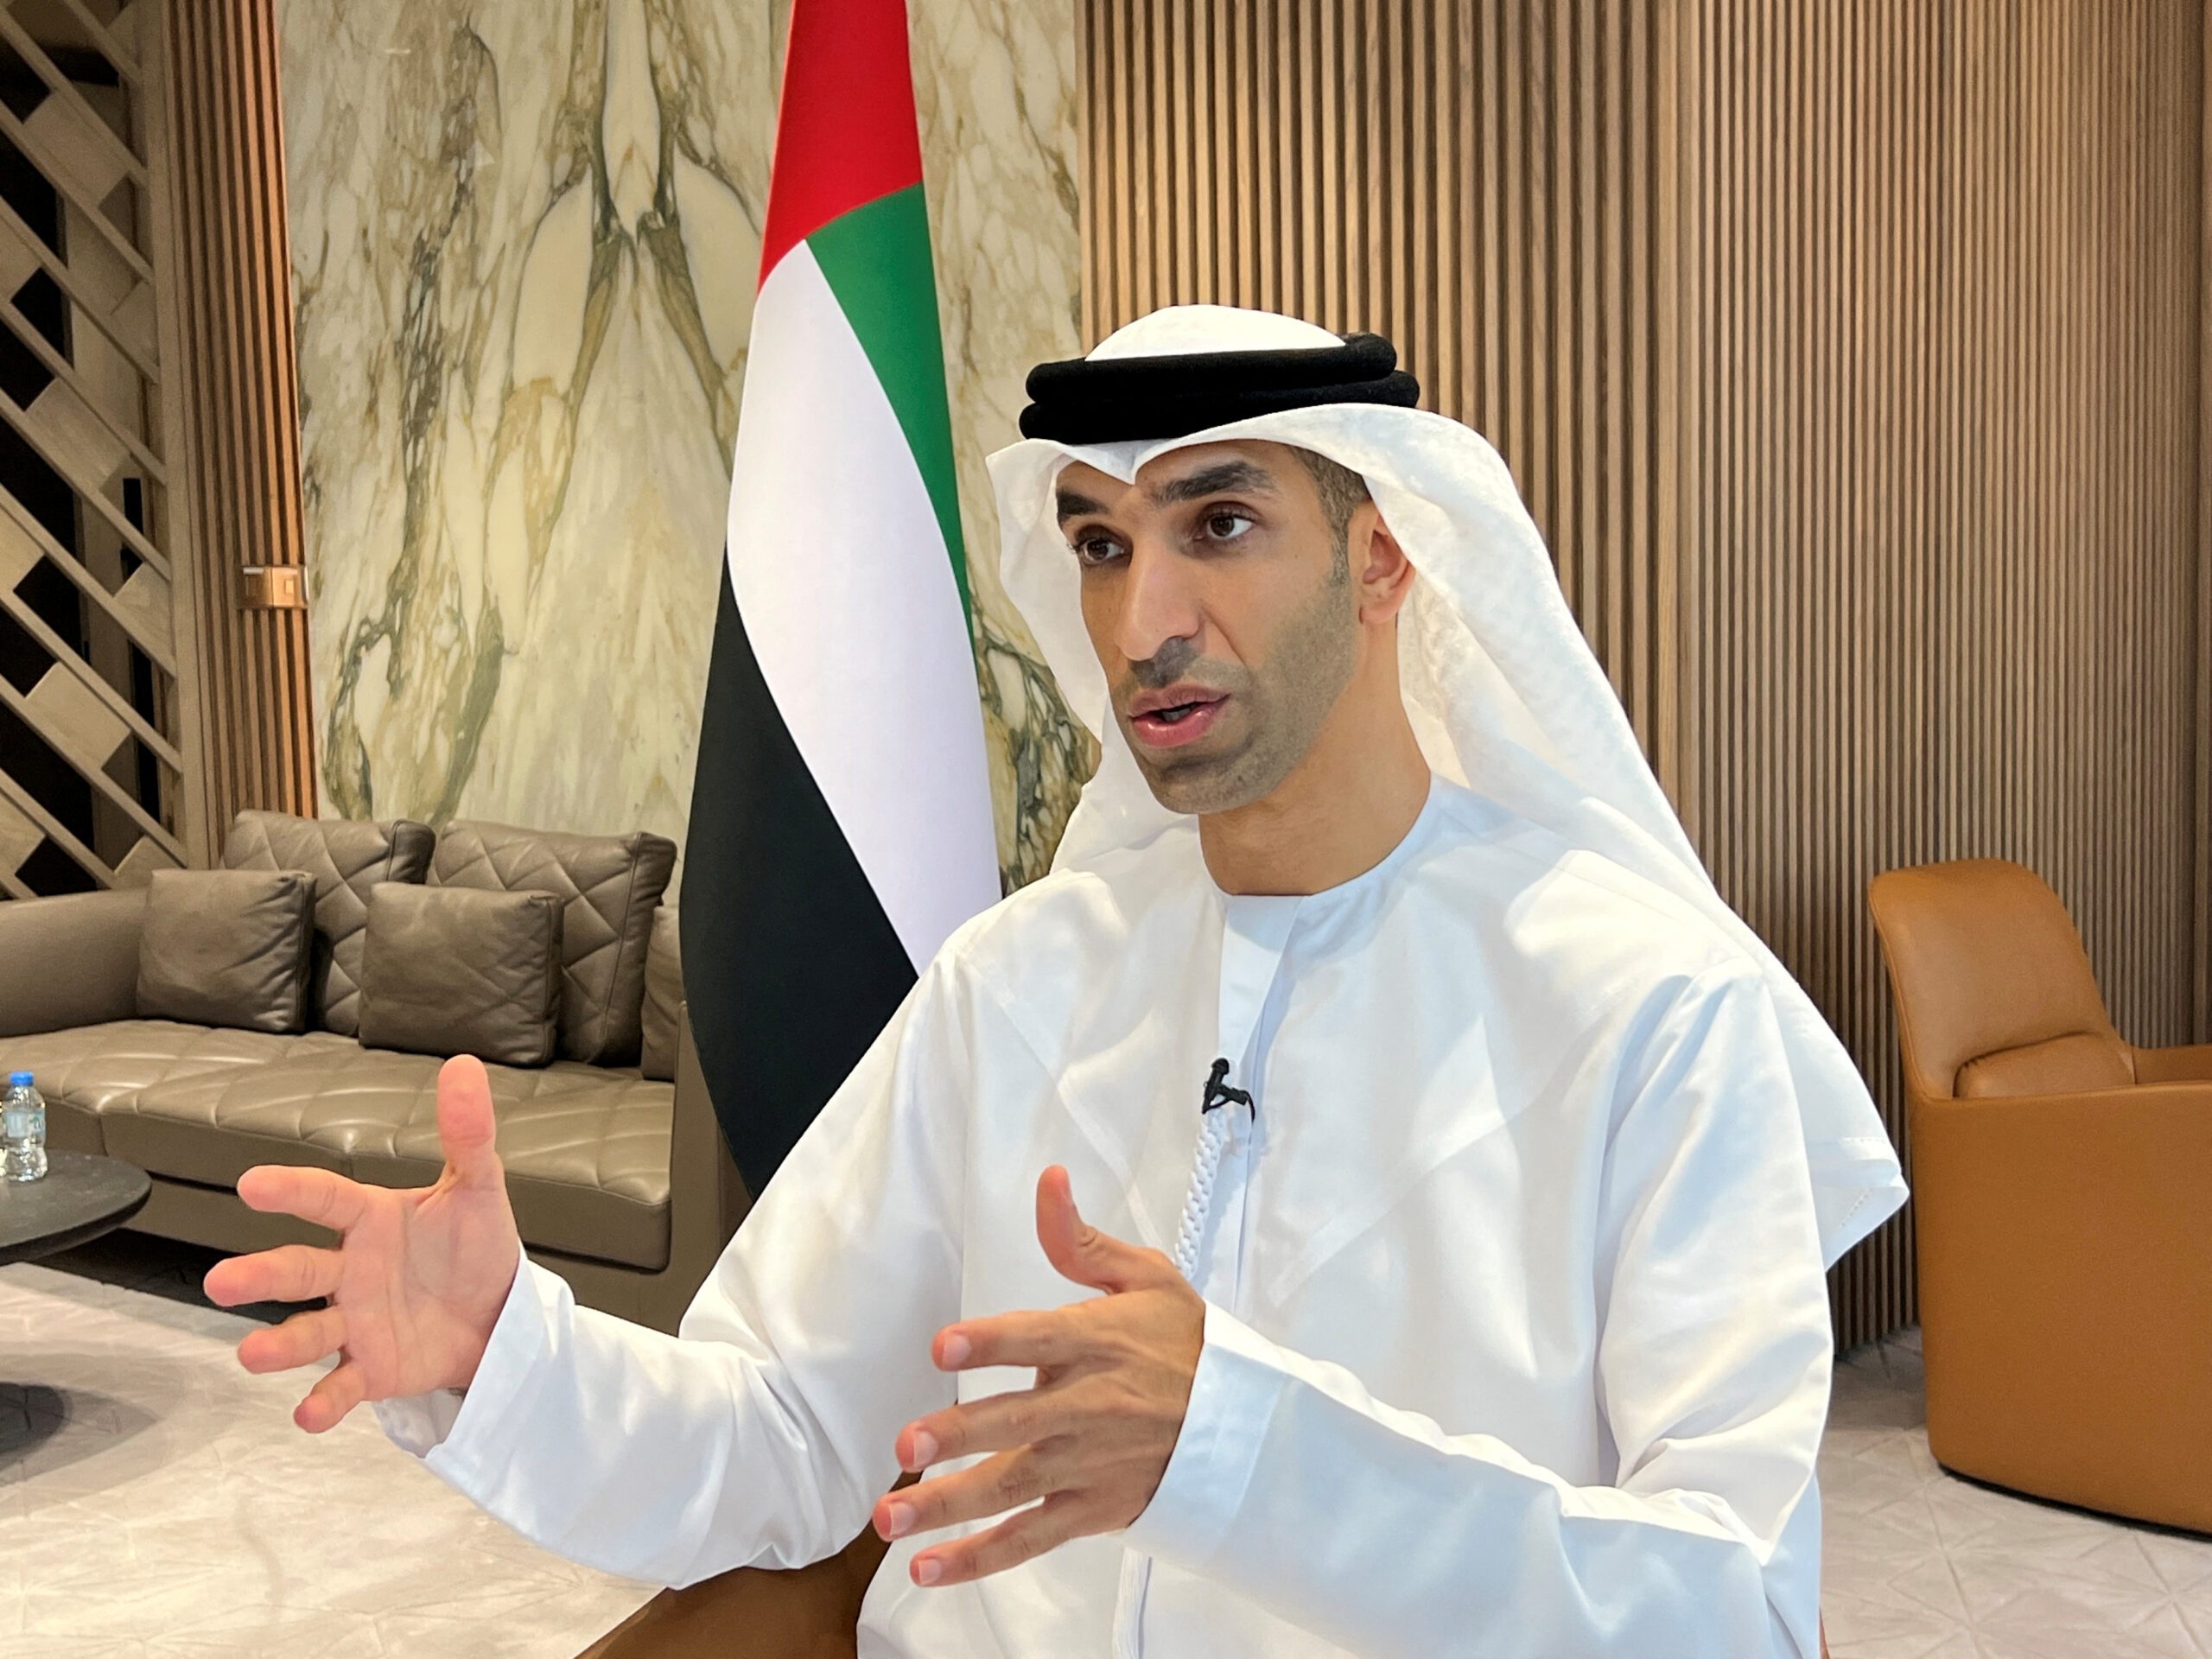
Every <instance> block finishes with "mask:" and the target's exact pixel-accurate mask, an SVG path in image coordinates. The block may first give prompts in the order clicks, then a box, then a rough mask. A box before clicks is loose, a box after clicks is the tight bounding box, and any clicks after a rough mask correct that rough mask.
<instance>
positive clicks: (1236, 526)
mask: <svg viewBox="0 0 2212 1659" xmlns="http://www.w3.org/2000/svg"><path fill="white" fill-rule="evenodd" d="M1203 522H1204V524H1205V532H1206V534H1207V535H1208V536H1211V537H1212V538H1213V539H1214V540H1215V541H1217V542H1233V541H1235V540H1236V538H1237V537H1239V536H1242V535H1243V533H1244V532H1245V531H1248V530H1249V529H1251V527H1252V520H1251V518H1250V517H1249V515H1248V514H1245V513H1242V512H1226V511H1223V512H1210V513H1208V514H1206V516H1205V520H1204V521H1203Z"/></svg>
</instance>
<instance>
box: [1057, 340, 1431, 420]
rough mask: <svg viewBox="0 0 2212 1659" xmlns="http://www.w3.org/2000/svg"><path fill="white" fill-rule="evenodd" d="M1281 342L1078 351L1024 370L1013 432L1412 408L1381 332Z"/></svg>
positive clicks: (1410, 383) (1413, 390)
mask: <svg viewBox="0 0 2212 1659" xmlns="http://www.w3.org/2000/svg"><path fill="white" fill-rule="evenodd" d="M1342 338H1343V340H1344V344H1343V345H1341V346H1300V347H1296V348H1294V349H1290V350H1287V351H1267V352H1187V353H1176V354H1174V355H1172V356H1166V357H1121V358H1109V359H1103V360H1101V361H1094V360H1092V359H1090V358H1087V357H1076V358H1070V359H1066V360H1065V361H1064V362H1058V363H1039V365H1037V366H1036V367H1035V368H1033V369H1032V370H1030V371H1029V379H1028V382H1027V391H1028V393H1029V397H1030V403H1029V407H1028V408H1027V409H1025V410H1022V411H1021V435H1022V436H1023V437H1025V438H1052V439H1054V440H1056V441H1058V442H1061V443H1117V442H1123V441H1126V440H1130V439H1144V438H1183V437H1188V436H1189V435H1191V434H1192V433H1193V432H1203V431H1205V429H1206V428H1208V427H1210V426H1225V425H1227V424H1228V423H1230V422H1231V421H1243V420H1249V419H1250V418H1251V417H1252V416H1255V415H1275V414H1280V413H1281V411H1282V410H1287V409H1312V408H1313V407H1315V406H1316V405H1318V404H1390V405H1392V406H1394V407H1395V408H1398V409H1411V408H1412V407H1413V406H1414V403H1415V402H1416V401H1417V400H1418V399H1419V398H1420V397H1421V386H1420V384H1419V383H1418V382H1417V381H1415V380H1414V378H1413V376H1412V375H1410V374H1408V373H1407V372H1406V371H1405V370H1403V369H1402V368H1399V367H1398V353H1397V350H1396V348H1395V347H1394V346H1392V345H1391V344H1390V342H1389V340H1385V339H1383V336H1382V335H1380V334H1345V335H1344V336H1343V337H1342Z"/></svg>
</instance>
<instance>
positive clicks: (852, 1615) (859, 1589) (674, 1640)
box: [577, 1479, 1828, 1659]
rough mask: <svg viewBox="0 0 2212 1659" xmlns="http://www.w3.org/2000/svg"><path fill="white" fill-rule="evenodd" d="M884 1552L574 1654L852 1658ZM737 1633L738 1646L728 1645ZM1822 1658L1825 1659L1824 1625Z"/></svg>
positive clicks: (717, 1593) (634, 1624) (739, 1584)
mask: <svg viewBox="0 0 2212 1659" xmlns="http://www.w3.org/2000/svg"><path fill="white" fill-rule="evenodd" d="M905 1484H906V1480H904V1479H902V1480H901V1481H900V1482H899V1485H901V1486H903V1485H905ZM893 1490H894V1491H895V1490H896V1488H894V1489H893ZM889 1553H890V1546H888V1545H887V1544H886V1543H885V1542H884V1541H882V1540H881V1539H880V1538H878V1537H877V1536H876V1535H875V1532H874V1529H872V1528H871V1529H869V1530H868V1531H866V1532H863V1533H862V1534H861V1535H860V1536H859V1537H857V1538H855V1539H854V1540H853V1541H852V1542H851V1543H849V1544H848V1545H847V1546H846V1547H845V1548H844V1549H843V1551H842V1553H840V1554H836V1555H833V1556H831V1557H830V1558H829V1560H826V1561H817V1562H816V1563H815V1564H814V1565H813V1566H811V1567H800V1568H798V1570H796V1571H795V1572H771V1571H769V1570H768V1569H766V1568H765V1567H740V1568H738V1570H737V1571H736V1572H734V1573H723V1574H721V1576H720V1577H719V1578H713V1579H707V1580H702V1582H700V1583H698V1584H695V1585H690V1586H687V1587H686V1588H684V1589H682V1590H664V1591H662V1592H660V1594H658V1595H657V1596H655V1597H654V1598H653V1599H652V1600H651V1601H649V1602H647V1603H646V1604H645V1605H644V1606H642V1607H640V1608H639V1609H638V1611H636V1612H634V1613H632V1614H631V1615H630V1617H629V1618H626V1619H624V1620H623V1621H622V1622H621V1623H620V1624H617V1625H616V1626H615V1627H614V1628H613V1630H609V1631H608V1632H607V1634H606V1635H605V1636H602V1637H600V1638H599V1640H598V1641H596V1642H594V1643H592V1644H591V1646H589V1647H588V1648H586V1649H584V1650H583V1652H582V1653H581V1654H579V1655H578V1656H577V1659H853V1656H854V1654H855V1652H856V1650H857V1649H858V1630H859V1625H860V1622H861V1598H862V1597H863V1596H865V1595H867V1593H868V1580H870V1579H872V1578H874V1576H875V1569H876V1568H877V1567H880V1566H881V1565H882V1564H883V1558H884V1556H885V1555H887V1554H889ZM739 1631H742V1632H743V1633H744V1638H745V1639H744V1644H743V1645H742V1646H737V1645H734V1636H735V1633H736V1632H739ZM1821 1659H1828V1633H1827V1629H1826V1627H1825V1623H1824V1624H1823V1628H1822V1629H1821Z"/></svg>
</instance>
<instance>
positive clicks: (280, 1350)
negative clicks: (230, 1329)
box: [238, 1307, 346, 1372]
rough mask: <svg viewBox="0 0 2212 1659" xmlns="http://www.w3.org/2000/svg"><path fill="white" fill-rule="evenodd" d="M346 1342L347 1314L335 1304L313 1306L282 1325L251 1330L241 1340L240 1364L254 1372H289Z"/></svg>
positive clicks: (325, 1356) (294, 1315)
mask: <svg viewBox="0 0 2212 1659" xmlns="http://www.w3.org/2000/svg"><path fill="white" fill-rule="evenodd" d="M345 1345H346V1316H345V1315H344V1314H343V1313H340V1312H339V1311H338V1310H337V1309H336V1308H334V1307H312V1308H309V1309H308V1311H307V1312H306V1313H295V1314H293V1315H292V1317H291V1318H290V1319H287V1320H285V1321H284V1322H283V1324H282V1325H271V1326H270V1327H269V1328H268V1329H266V1330H263V1331H250V1332H247V1333H246V1334H245V1337H244V1338H240V1340H239V1342H238V1363H239V1364H241V1365H243V1366H245V1368H246V1370H249V1371H254V1372H262V1371H289V1370H291V1369H292V1368H293V1367H294V1366H296V1365H312V1364H313V1363H315V1361H316V1360H318V1359H327V1357H330V1356H331V1355H332V1354H334V1353H336V1352H337V1351H339V1350H340V1348H342V1347H344V1346H345Z"/></svg>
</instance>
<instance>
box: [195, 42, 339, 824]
mask: <svg viewBox="0 0 2212 1659" xmlns="http://www.w3.org/2000/svg"><path fill="white" fill-rule="evenodd" d="M161 26H162V36H163V41H162V46H163V52H162V70H163V77H162V93H163V96H164V97H165V99H166V100H167V120H166V122H165V123H164V124H163V129H162V135H161V136H162V139H163V140H164V143H163V154H162V156H161V158H160V159H161V161H162V170H161V173H160V175H159V176H160V178H161V180H162V188H159V189H157V192H156V194H157V197H158V198H159V199H160V200H162V202H163V203H164V204H165V205H166V207H167V212H168V248H169V253H170V261H171V263H170V270H171V272H172V273H173V277H172V281H171V283H170V285H169V286H170V294H169V296H168V313H167V317H166V319H165V320H166V321H168V327H169V330H170V333H171V336H172V340H173V342H174V344H173V346H172V348H171V349H172V350H173V351H174V353H175V361H177V362H178V364H179V365H180V368H181V373H180V374H179V375H178V376H177V377H175V378H176V380H177V382H178V384H177V385H176V387H175V391H173V392H172V393H171V394H170V395H171V396H172V397H175V398H176V399H177V400H178V414H177V418H176V419H175V421H173V423H172V429H173V430H175V431H177V432H178V433H180V434H181V435H182V436H183V438H184V440H185V445H184V447H185V449H186V451H187V453H188V454H189V456H190V460H191V468H190V476H189V480H188V491H189V500H188V503H180V505H183V509H184V511H186V512H189V513H190V515H191V517H192V524H193V543H194V550H195V552H196V554H197V558H196V561H195V567H194V570H193V572H192V575H193V581H192V582H191V584H190V586H191V588H192V593H191V597H190V600H189V604H190V607H191V611H192V614H191V616H190V617H189V619H188V618H186V617H185V616H183V615H180V617H179V625H180V632H189V633H190V634H191V635H192V636H193V643H194V645H195V647H196V653H195V654H196V662H195V664H194V673H193V675H192V677H191V682H190V684H189V686H188V695H190V696H192V697H193V698H194V702H195V705H196V709H197V712H198V715H199V720H198V728H199V733H200V756H199V759H200V777H201V779H202V787H203V788H204V790H205V791H206V810H204V811H202V812H200V813H197V814H195V815H194V816H195V818H196V820H197V822H198V823H200V824H202V825H204V826H206V836H207V845H206V846H204V847H200V848H197V849H195V858H196V859H198V860H200V861H205V860H207V859H208V858H211V857H212V856H213V855H215V854H216V853H218V852H219V850H220V848H221V842H222V836H223V834H224V831H225V829H226V828H227V827H228V825H229V823H230V821H231V818H232V816H233V815H234V814H235V813H236V812H237V811H238V810H239V809H241V808H244V807H264V808H270V809H274V810H280V811H287V812H296V813H300V814H302V815H308V816H312V815H313V814H314V812H315V720H314V713H313V709H312V705H311V690H312V688H311V673H312V671H311V665H310V663H309V659H308V632H307V612H306V610H305V608H304V607H303V606H300V605H277V606H264V605H261V604H258V603H256V602H254V601H253V597H252V596H251V594H250V593H249V589H248V587H247V584H246V581H245V576H244V575H243V573H244V572H245V571H246V570H248V569H277V570H286V569H289V570H297V571H299V572H300V575H299V577H298V578H297V581H298V582H299V583H300V588H299V592H300V594H301V595H302V596H303V595H304V593H305V579H306V578H305V566H306V554H305V531H304V527H303V517H302V502H301V483H300V458H299V429H300V423H299V398H298V373H297V364H296V355H295V347H294V341H293V334H292V287H291V262H290V251H289V238H288V234H287V230H286V204H285V186H284V159H283V106H282V104H281V101H280V99H279V95H278V88H277V21H276V14H275V0H162V6H161ZM164 355H165V356H168V353H164Z"/></svg>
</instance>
